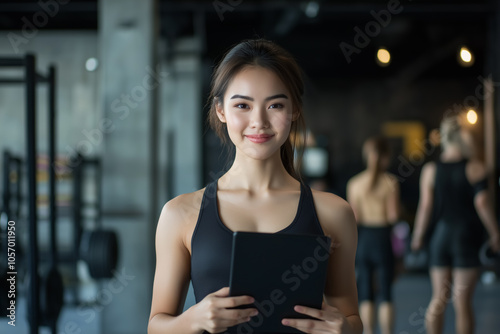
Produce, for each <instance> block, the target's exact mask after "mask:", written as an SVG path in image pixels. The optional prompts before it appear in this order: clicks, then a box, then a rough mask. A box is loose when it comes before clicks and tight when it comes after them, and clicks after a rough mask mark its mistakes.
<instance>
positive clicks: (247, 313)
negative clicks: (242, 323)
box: [220, 308, 259, 319]
mask: <svg viewBox="0 0 500 334" xmlns="http://www.w3.org/2000/svg"><path fill="white" fill-rule="evenodd" d="M257 314H259V311H257V309H255V308H249V309H225V310H222V311H221V312H220V315H221V318H224V319H246V318H249V317H254V316H256V315H257Z"/></svg>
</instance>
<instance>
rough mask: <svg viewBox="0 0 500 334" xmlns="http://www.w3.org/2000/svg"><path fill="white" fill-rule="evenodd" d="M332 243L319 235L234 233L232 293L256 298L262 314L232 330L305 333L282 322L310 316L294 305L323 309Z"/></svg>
mask: <svg viewBox="0 0 500 334" xmlns="http://www.w3.org/2000/svg"><path fill="white" fill-rule="evenodd" d="M330 242H331V240H330V238H328V237H326V236H318V235H303V234H281V233H252V232H234V234H233V248H232V256H231V272H230V279H229V290H230V292H229V294H230V295H231V296H241V295H250V296H252V297H254V298H255V303H254V304H253V305H251V306H253V307H256V308H257V309H258V310H259V314H258V315H256V316H255V317H252V319H251V320H250V321H249V322H246V323H243V324H240V325H238V326H235V327H232V328H231V330H230V332H233V331H234V332H236V333H302V332H301V331H298V330H296V329H294V328H292V327H288V326H283V325H282V324H281V320H282V319H283V318H306V316H305V315H303V314H300V313H297V312H295V311H294V310H293V307H294V306H295V305H304V306H309V307H314V308H318V309H320V308H321V304H322V301H323V291H324V287H325V283H326V273H327V266H328V258H329V255H330ZM245 307H250V306H245Z"/></svg>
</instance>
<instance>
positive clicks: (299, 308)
mask: <svg viewBox="0 0 500 334" xmlns="http://www.w3.org/2000/svg"><path fill="white" fill-rule="evenodd" d="M302 310H303V309H302V307H300V306H295V311H297V312H302Z"/></svg>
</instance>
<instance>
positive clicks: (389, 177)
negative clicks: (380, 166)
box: [383, 172, 399, 188]
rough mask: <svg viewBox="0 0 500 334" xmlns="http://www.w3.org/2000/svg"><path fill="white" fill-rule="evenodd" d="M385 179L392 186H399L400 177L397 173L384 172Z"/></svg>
mask: <svg viewBox="0 0 500 334" xmlns="http://www.w3.org/2000/svg"><path fill="white" fill-rule="evenodd" d="M383 178H384V181H385V182H386V183H387V184H388V185H389V186H390V187H391V188H394V187H398V186H399V179H398V177H397V176H396V175H394V174H392V173H388V172H385V173H384V174H383Z"/></svg>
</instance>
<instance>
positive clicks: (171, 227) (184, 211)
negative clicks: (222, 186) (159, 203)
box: [156, 188, 205, 246]
mask: <svg viewBox="0 0 500 334" xmlns="http://www.w3.org/2000/svg"><path fill="white" fill-rule="evenodd" d="M204 191H205V188H203V189H200V190H197V191H194V192H191V193H186V194H182V195H179V196H177V197H174V198H172V199H171V200H169V201H168V202H167V203H166V204H165V205H164V206H163V209H162V211H161V214H160V218H159V220H158V226H157V229H156V235H157V239H158V238H162V239H164V240H165V238H167V237H173V236H174V235H175V236H177V237H180V238H182V240H183V242H184V243H185V244H186V241H187V240H188V238H187V236H188V232H189V231H192V230H193V229H194V226H195V225H196V221H197V220H198V215H199V212H200V207H201V202H202V199H203V193H204ZM186 246H187V244H186Z"/></svg>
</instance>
